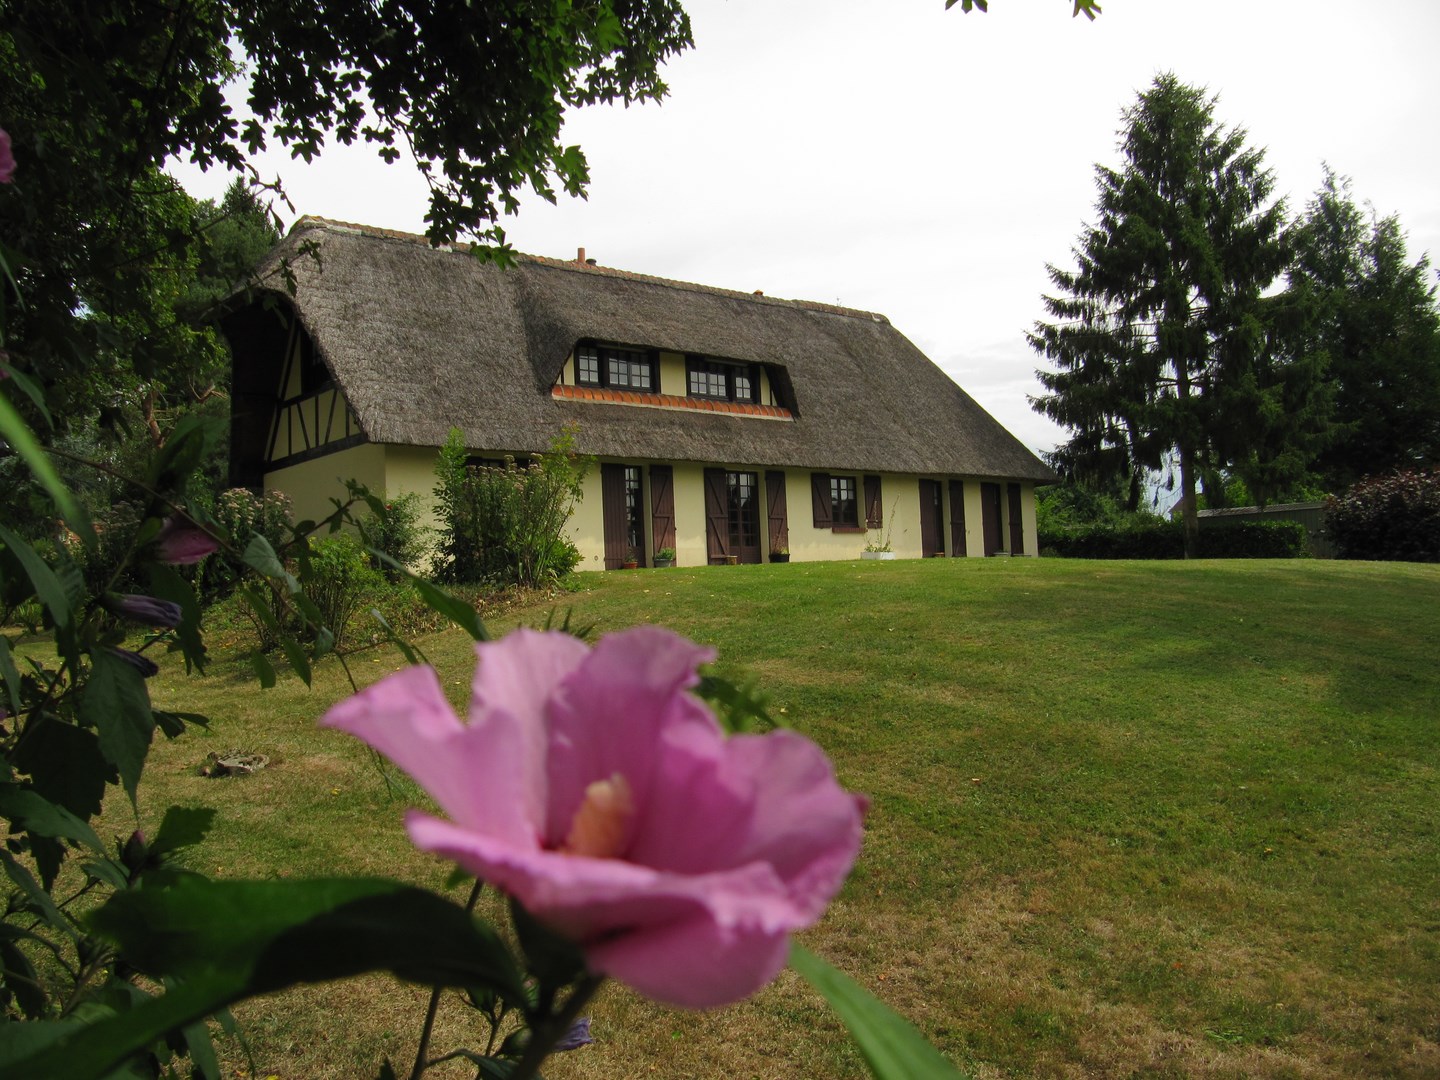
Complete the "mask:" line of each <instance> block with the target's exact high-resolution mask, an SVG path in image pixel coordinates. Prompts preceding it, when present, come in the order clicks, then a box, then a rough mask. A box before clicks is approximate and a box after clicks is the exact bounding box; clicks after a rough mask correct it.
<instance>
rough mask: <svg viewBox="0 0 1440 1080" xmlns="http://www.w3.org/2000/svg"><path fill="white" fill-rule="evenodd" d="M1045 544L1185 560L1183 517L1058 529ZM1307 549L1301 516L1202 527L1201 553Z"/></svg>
mask: <svg viewBox="0 0 1440 1080" xmlns="http://www.w3.org/2000/svg"><path fill="white" fill-rule="evenodd" d="M1040 548H1041V550H1042V551H1045V552H1046V553H1047V554H1055V555H1059V556H1062V557H1064V558H1069V559H1183V558H1184V557H1185V533H1184V527H1183V525H1182V524H1181V523H1180V522H1179V521H1150V522H1144V523H1133V524H1127V525H1121V526H1117V527H1107V526H1094V527H1089V528H1071V529H1058V530H1055V531H1053V532H1047V533H1042V534H1041V535H1040ZM1308 552H1309V547H1308V545H1307V543H1306V539H1305V526H1303V525H1301V524H1300V523H1299V522H1298V521H1244V522H1236V523H1234V524H1229V525H1217V526H1210V527H1206V528H1202V529H1201V530H1200V556H1201V558H1206V559H1293V558H1297V557H1300V556H1303V555H1306V554H1307V553H1308Z"/></svg>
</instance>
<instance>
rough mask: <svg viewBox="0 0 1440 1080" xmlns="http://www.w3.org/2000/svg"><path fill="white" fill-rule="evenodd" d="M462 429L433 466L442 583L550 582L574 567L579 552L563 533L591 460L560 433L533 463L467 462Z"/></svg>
mask: <svg viewBox="0 0 1440 1080" xmlns="http://www.w3.org/2000/svg"><path fill="white" fill-rule="evenodd" d="M465 461H466V451H465V447H464V446H463V444H462V443H461V441H460V432H459V431H458V430H457V429H451V432H450V436H449V438H448V439H447V440H446V443H445V446H443V447H442V448H441V451H440V456H439V459H438V460H437V462H436V466H435V476H436V481H437V482H436V487H435V498H436V510H437V513H438V515H439V517H440V522H441V534H440V544H439V554H438V557H437V560H436V567H435V576H436V577H437V578H439V579H440V580H441V581H451V582H467V583H474V582H487V583H491V584H498V585H512V584H513V585H530V586H536V585H547V584H550V583H552V582H554V581H556V580H557V579H559V578H562V577H564V576H565V575H566V574H568V573H570V572H571V571H572V570H574V569H575V567H576V566H577V565H578V564H579V562H580V553H579V551H578V550H576V548H575V545H574V544H572V543H571V542H570V541H569V540H567V539H566V537H565V524H566V522H568V521H569V520H570V515H571V513H572V512H573V510H574V506H575V502H576V501H577V500H578V499H579V498H580V495H581V491H582V483H583V481H584V478H585V473H586V472H587V471H588V470H589V468H590V464H591V462H590V459H588V458H585V457H582V456H580V455H578V454H576V453H575V451H574V434H573V432H570V431H566V432H563V433H562V434H561V435H559V436H558V437H557V438H556V439H555V441H554V442H553V443H552V445H551V448H550V449H549V450H548V451H546V452H545V453H544V454H542V455H540V457H539V458H538V459H537V460H536V461H534V462H533V463H531V464H529V465H526V466H523V467H522V466H520V465H518V464H516V462H515V461H514V460H513V459H510V458H507V459H506V462H505V464H504V465H503V466H467V465H466V464H465Z"/></svg>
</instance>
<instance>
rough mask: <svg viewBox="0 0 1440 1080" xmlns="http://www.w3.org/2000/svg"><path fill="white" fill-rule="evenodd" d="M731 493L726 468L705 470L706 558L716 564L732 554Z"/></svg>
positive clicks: (713, 564) (711, 563)
mask: <svg viewBox="0 0 1440 1080" xmlns="http://www.w3.org/2000/svg"><path fill="white" fill-rule="evenodd" d="M728 503H729V494H728V492H727V491H726V486H725V470H724V469H706V470H705V558H706V561H707V562H709V563H710V565H712V566H715V565H718V564H722V563H724V562H725V556H726V555H728V554H730V523H729V511H728Z"/></svg>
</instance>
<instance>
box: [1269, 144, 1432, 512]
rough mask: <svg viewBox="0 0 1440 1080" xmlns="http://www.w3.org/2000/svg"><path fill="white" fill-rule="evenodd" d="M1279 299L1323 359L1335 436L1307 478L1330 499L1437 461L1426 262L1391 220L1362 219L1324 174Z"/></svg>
mask: <svg viewBox="0 0 1440 1080" xmlns="http://www.w3.org/2000/svg"><path fill="white" fill-rule="evenodd" d="M1293 237H1294V246H1295V263H1294V266H1293V267H1292V268H1291V270H1290V273H1289V289H1288V291H1287V295H1289V296H1290V297H1291V298H1292V302H1293V303H1294V304H1295V305H1296V306H1304V307H1306V308H1307V309H1308V310H1309V311H1310V312H1311V318H1312V322H1313V324H1314V329H1313V334H1314V338H1315V348H1316V349H1317V350H1319V351H1321V352H1322V353H1323V354H1324V356H1325V358H1326V360H1327V362H1328V368H1327V371H1328V376H1329V378H1330V380H1331V381H1332V384H1333V390H1334V398H1335V402H1334V417H1335V426H1336V434H1335V438H1334V440H1333V442H1332V443H1331V444H1330V445H1329V446H1328V447H1327V448H1326V449H1325V450H1324V451H1323V452H1322V453H1321V454H1320V455H1319V457H1318V460H1317V461H1316V462H1315V471H1316V472H1317V473H1318V475H1319V477H1320V479H1321V480H1322V482H1323V483H1324V484H1325V486H1327V487H1328V488H1329V490H1331V491H1332V492H1336V493H1338V492H1340V491H1342V490H1343V489H1345V488H1348V487H1349V486H1350V485H1351V484H1353V483H1355V481H1357V480H1359V479H1360V478H1361V477H1363V476H1368V475H1375V474H1378V473H1383V472H1389V471H1392V470H1395V469H1406V468H1413V467H1415V466H1424V465H1433V464H1435V463H1436V462H1440V310H1437V309H1436V304H1435V288H1434V286H1433V285H1431V284H1430V282H1429V280H1428V279H1429V277H1430V273H1429V262H1428V260H1427V259H1425V258H1421V259H1419V260H1418V261H1416V262H1414V263H1412V262H1410V261H1409V258H1408V256H1407V255H1406V252H1405V236H1404V233H1403V231H1402V230H1401V228H1400V224H1399V221H1398V220H1397V219H1396V218H1395V217H1394V216H1390V217H1385V218H1377V217H1376V216H1375V215H1374V214H1373V212H1372V213H1371V214H1369V215H1366V214H1365V213H1364V212H1362V211H1361V210H1360V208H1358V207H1357V206H1356V205H1355V203H1354V201H1353V199H1352V198H1351V196H1350V183H1349V181H1348V180H1346V179H1345V178H1344V177H1337V176H1336V175H1335V174H1334V173H1333V172H1331V171H1329V170H1328V169H1327V170H1326V173H1325V180H1324V183H1323V184H1322V185H1321V188H1320V190H1319V191H1318V192H1317V193H1316V195H1315V197H1314V198H1313V199H1312V200H1311V201H1310V203H1309V204H1308V205H1307V206H1306V209H1305V213H1304V215H1303V216H1302V217H1301V218H1300V220H1299V221H1298V222H1297V223H1296V226H1295V229H1294V231H1293Z"/></svg>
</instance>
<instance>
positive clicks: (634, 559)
mask: <svg viewBox="0 0 1440 1080" xmlns="http://www.w3.org/2000/svg"><path fill="white" fill-rule="evenodd" d="M620 565H621V566H622V567H623V568H625V569H626V570H634V569H635V568H636V567H637V566H639V565H640V553H639V552H638V551H636V550H635V549H634V548H631V549H630V553H629V554H628V555H626V556H625V561H624V562H623V563H621V564H620Z"/></svg>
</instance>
